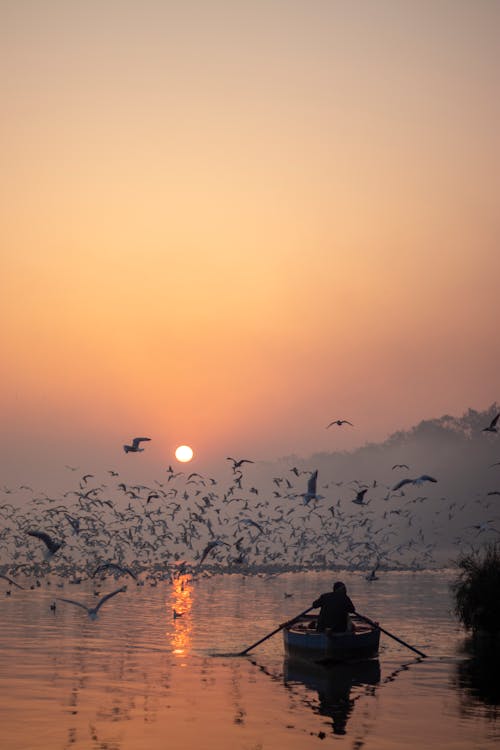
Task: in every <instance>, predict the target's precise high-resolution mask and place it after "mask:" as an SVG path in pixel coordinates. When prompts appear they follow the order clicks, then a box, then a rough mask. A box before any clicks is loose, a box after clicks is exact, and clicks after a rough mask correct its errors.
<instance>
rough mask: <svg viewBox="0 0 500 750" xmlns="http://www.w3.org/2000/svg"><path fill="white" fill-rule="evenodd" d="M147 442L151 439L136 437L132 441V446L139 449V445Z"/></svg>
mask: <svg viewBox="0 0 500 750" xmlns="http://www.w3.org/2000/svg"><path fill="white" fill-rule="evenodd" d="M145 440H151V438H147V437H135V438H134V439H133V440H132V445H133V446H134V448H137V446H138V445H139V443H142V442H144V441H145Z"/></svg>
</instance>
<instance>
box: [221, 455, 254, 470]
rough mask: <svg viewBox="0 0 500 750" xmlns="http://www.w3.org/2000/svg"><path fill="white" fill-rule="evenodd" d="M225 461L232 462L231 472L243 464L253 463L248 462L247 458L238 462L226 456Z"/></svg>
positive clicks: (251, 462)
mask: <svg viewBox="0 0 500 750" xmlns="http://www.w3.org/2000/svg"><path fill="white" fill-rule="evenodd" d="M226 461H232V462H233V471H235V469H239V468H240V466H242V465H243V464H253V463H254V462H253V461H250V459H249V458H240V459H239V460H238V459H236V458H231V456H227V458H226Z"/></svg>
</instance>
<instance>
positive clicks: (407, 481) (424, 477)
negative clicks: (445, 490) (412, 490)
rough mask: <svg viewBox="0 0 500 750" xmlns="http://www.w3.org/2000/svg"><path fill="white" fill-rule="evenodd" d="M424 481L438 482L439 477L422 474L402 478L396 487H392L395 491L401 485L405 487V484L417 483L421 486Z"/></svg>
mask: <svg viewBox="0 0 500 750" xmlns="http://www.w3.org/2000/svg"><path fill="white" fill-rule="evenodd" d="M424 482H437V479H434V477H430V476H429V475H428V474H422V476H420V477H417V478H416V479H401V480H400V481H399V482H398V483H397V484H395V485H394V487H393V488H392V492H395V491H396V490H399V489H400V488H401V487H404V486H405V484H415V485H417V486H419V485H421V484H423V483H424Z"/></svg>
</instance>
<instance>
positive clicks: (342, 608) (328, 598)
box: [312, 581, 356, 633]
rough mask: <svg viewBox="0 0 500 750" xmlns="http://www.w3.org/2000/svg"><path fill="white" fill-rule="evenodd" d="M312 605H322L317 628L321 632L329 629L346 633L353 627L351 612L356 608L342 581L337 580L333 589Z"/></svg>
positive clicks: (314, 606)
mask: <svg viewBox="0 0 500 750" xmlns="http://www.w3.org/2000/svg"><path fill="white" fill-rule="evenodd" d="M312 606H313V608H316V607H321V609H320V613H319V616H318V622H317V625H316V630H318V631H320V632H321V631H325V630H326V629H328V630H331V631H332V632H333V633H345V632H346V631H347V630H350V629H352V623H351V621H350V619H349V613H354V612H355V611H356V609H355V607H354V604H353V603H352V601H351V600H350V598H349V597H348V596H347V588H346V585H345V583H343V582H342V581H336V582H335V583H334V584H333V591H328V592H327V593H326V594H321V596H320V597H319V598H318V599H316V600H315V601H314V602H313V604H312Z"/></svg>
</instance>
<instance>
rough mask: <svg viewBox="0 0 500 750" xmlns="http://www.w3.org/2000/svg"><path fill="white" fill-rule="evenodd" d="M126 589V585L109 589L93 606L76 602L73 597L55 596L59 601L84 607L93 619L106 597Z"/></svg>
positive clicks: (106, 599)
mask: <svg viewBox="0 0 500 750" xmlns="http://www.w3.org/2000/svg"><path fill="white" fill-rule="evenodd" d="M126 590H127V587H126V586H122V587H121V588H119V589H116V591H111V593H109V594H106V595H105V596H103V597H102V598H101V599H99V601H98V602H97V604H96V606H95V607H87V606H86V605H85V604H82V603H81V602H77V601H75V600H74V599H62V598H61V597H57V599H58V601H60V602H66V603H67V604H74V605H75V606H76V607H81V609H84V610H85V611H86V612H87V614H88V616H89V617H90V619H91V620H95V619H96V618H97V613H98V612H99V610H100V608H101V607H102V605H103V604H104V602H107V601H108V599H111V597H112V596H116V594H121V593H122V591H126Z"/></svg>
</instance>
